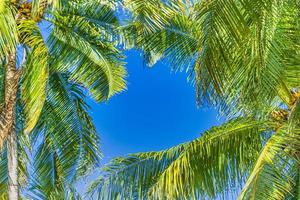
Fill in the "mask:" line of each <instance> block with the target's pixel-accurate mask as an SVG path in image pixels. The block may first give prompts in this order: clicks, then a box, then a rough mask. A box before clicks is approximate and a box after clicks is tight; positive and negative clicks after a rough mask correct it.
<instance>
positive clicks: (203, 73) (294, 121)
mask: <svg viewBox="0 0 300 200" xmlns="http://www.w3.org/2000/svg"><path fill="white" fill-rule="evenodd" d="M299 3H300V2H299V1H290V0H288V1H283V0H266V1H264V0H215V1H213V0H202V1H183V0H171V1H160V0H151V1H146V0H126V1H125V2H124V5H125V10H126V12H129V13H130V16H131V18H130V20H129V22H128V23H127V24H126V25H125V26H123V27H122V28H121V29H120V32H122V34H123V35H122V36H123V37H124V40H123V43H124V45H125V47H132V46H135V47H137V48H139V49H141V50H142V51H143V52H144V55H145V56H144V58H145V62H146V63H147V64H148V65H149V66H152V65H154V64H155V63H156V62H157V61H158V60H161V59H162V60H164V61H166V62H168V63H169V64H170V65H171V66H172V67H173V69H174V70H175V71H177V70H180V71H181V70H186V71H187V72H189V78H190V79H189V80H191V81H192V83H194V84H195V86H196V91H197V101H198V102H199V103H202V104H204V103H211V104H213V105H215V106H217V107H218V108H220V112H221V114H223V115H224V114H225V116H226V118H227V122H226V123H225V124H223V125H221V126H220V127H216V128H212V129H210V130H209V131H207V132H206V133H204V134H202V135H201V137H199V138H198V139H196V140H194V141H191V142H188V143H185V144H181V145H178V146H176V147H173V148H171V149H167V150H165V151H161V152H149V153H139V154H133V155H129V156H127V157H123V158H116V159H114V160H112V161H111V162H110V163H109V164H108V165H107V166H106V167H104V168H103V169H102V170H101V172H102V175H101V176H100V177H99V179H98V180H96V181H95V182H94V183H93V184H91V187H90V190H89V192H90V193H91V194H94V195H95V194H96V195H97V197H98V199H212V198H223V199H229V198H234V197H236V196H239V199H258V200H259V199H272V200H273V199H274V200H277V199H299V188H300V185H299V183H300V182H299V180H300V179H299V158H300V157H299V152H300V149H299V141H300V140H299V123H300V122H299V117H300V115H299V113H300V109H299V108H300V106H299V105H300V104H299V97H300V92H299V86H300V85H299V69H300V68H299V64H300V62H299V55H298V54H299V50H300V49H299V42H300V40H299V38H300V37H299V33H300V32H299V30H300V27H299V14H300V9H299V5H300V4H299ZM239 192H240V194H239V195H238V193H239Z"/></svg>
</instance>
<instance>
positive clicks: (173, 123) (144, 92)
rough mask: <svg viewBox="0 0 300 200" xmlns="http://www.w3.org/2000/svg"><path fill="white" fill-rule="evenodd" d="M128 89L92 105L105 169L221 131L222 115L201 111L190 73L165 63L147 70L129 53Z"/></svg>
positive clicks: (133, 53)
mask: <svg viewBox="0 0 300 200" xmlns="http://www.w3.org/2000/svg"><path fill="white" fill-rule="evenodd" d="M126 55H127V59H126V62H127V65H126V67H127V70H128V77H127V81H128V89H127V91H124V92H123V93H121V94H119V95H116V96H114V97H113V98H112V99H111V100H110V101H109V102H107V103H102V104H96V103H94V102H91V106H92V112H91V115H92V117H93V119H94V123H95V125H96V128H97V130H98V132H99V133H100V136H101V139H102V141H101V149H102V151H103V153H104V159H103V163H106V162H107V161H109V160H110V159H111V158H113V157H115V156H124V155H126V154H128V153H135V152H141V151H156V150H162V149H165V148H168V147H171V146H174V145H177V144H179V143H182V142H186V141H190V140H192V139H194V138H197V137H198V136H199V135H200V133H201V132H203V131H205V130H206V129H208V128H210V127H211V126H213V125H218V124H219V121H218V120H217V112H216V111H215V110H213V109H209V108H204V109H203V108H197V106H196V104H195V88H194V87H193V86H192V85H191V84H190V83H188V82H187V75H188V74H187V73H185V72H177V73H175V72H171V69H170V67H168V66H166V65H164V64H163V63H158V64H156V65H155V66H154V67H153V68H147V67H144V66H143V61H142V58H141V56H140V55H139V53H138V52H137V51H133V50H131V51H128V52H127V53H126Z"/></svg>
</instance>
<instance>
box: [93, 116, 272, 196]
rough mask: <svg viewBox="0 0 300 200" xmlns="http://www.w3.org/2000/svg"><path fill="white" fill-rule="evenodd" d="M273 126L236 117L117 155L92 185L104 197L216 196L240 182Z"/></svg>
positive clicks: (237, 185) (238, 184)
mask: <svg viewBox="0 0 300 200" xmlns="http://www.w3.org/2000/svg"><path fill="white" fill-rule="evenodd" d="M268 129H270V127H268V126H267V124H263V123H262V122H258V121H253V120H251V119H244V120H234V121H231V122H228V123H225V124H224V125H222V126H220V127H214V128H212V129H210V130H209V131H207V132H205V133H204V134H203V136H201V137H200V138H199V139H196V140H194V141H192V142H189V143H185V144H182V145H179V146H177V147H174V148H171V149H169V150H166V151H162V152H152V153H145V154H133V155H131V156H129V157H127V158H120V159H115V160H113V161H112V162H111V163H110V164H109V165H108V166H107V167H106V168H104V169H103V170H104V177H101V178H100V179H99V181H98V182H97V184H94V186H93V187H94V188H91V191H92V190H93V189H95V191H97V190H98V192H99V193H98V195H99V199H109V198H121V199H122V198H123V199H132V198H133V199H139V198H142V197H147V196H149V195H150V199H166V198H171V199H185V198H192V197H198V198H200V197H210V198H212V197H216V196H218V195H221V194H224V192H225V191H226V190H228V189H229V188H231V189H232V188H236V187H239V186H240V184H241V183H242V181H243V180H244V179H245V177H246V176H247V173H248V172H249V170H250V169H251V166H252V164H253V160H255V158H256V157H257V156H258V153H259V151H260V149H261V146H262V141H263V135H262V132H264V131H266V130H268ZM105 172H106V173H105ZM229 185H230V186H229Z"/></svg>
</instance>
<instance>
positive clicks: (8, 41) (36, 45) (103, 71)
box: [0, 0, 126, 199]
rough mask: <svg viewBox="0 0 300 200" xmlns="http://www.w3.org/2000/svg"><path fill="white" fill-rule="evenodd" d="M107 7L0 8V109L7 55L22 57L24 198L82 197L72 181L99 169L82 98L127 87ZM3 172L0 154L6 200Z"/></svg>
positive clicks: (52, 1) (45, 4) (40, 4)
mask: <svg viewBox="0 0 300 200" xmlns="http://www.w3.org/2000/svg"><path fill="white" fill-rule="evenodd" d="M111 5H112V4H105V3H100V1H97V0H94V1H88V2H85V1H81V0H72V1H66V0H48V1H47V0H32V1H6V0H5V1H1V2H0V61H1V64H0V72H1V73H0V80H1V81H0V105H1V107H0V110H1V109H2V106H3V101H2V100H3V97H4V95H5V94H4V92H5V87H6V85H5V82H4V80H5V70H6V63H7V56H8V54H9V53H10V52H12V51H17V56H18V57H21V56H22V57H23V59H22V60H18V61H19V62H17V66H16V70H17V71H18V73H20V75H21V79H20V83H19V90H18V100H17V101H18V105H17V109H16V118H17V122H16V125H17V133H18V144H19V163H20V166H19V172H20V184H21V185H20V186H21V187H22V188H24V189H29V191H30V192H29V193H28V192H25V193H24V195H25V196H28V197H29V198H31V199H80V195H78V193H77V192H76V190H75V188H74V185H73V184H74V182H76V181H77V180H78V179H79V178H80V177H82V176H85V175H87V174H88V173H89V172H90V171H91V170H92V169H94V168H95V167H96V166H98V165H99V160H100V158H101V156H102V155H101V151H100V149H99V142H100V139H99V135H98V133H97V132H96V129H95V127H94V125H93V122H92V119H91V117H90V116H89V114H88V110H89V106H88V105H87V103H86V100H87V98H89V96H88V95H87V93H88V92H89V93H90V94H91V97H93V99H95V100H96V101H98V102H100V101H106V100H108V99H109V98H110V97H112V96H113V95H115V94H117V93H119V92H121V91H123V90H124V89H125V88H126V81H125V77H126V70H125V68H124V62H123V58H124V56H123V54H122V52H121V51H120V50H119V49H118V48H117V42H116V41H115V40H116V38H118V37H119V36H118V32H117V31H116V29H117V28H118V26H119V23H118V20H117V18H116V16H115V10H114V9H113V7H112V6H111ZM44 25H46V26H49V29H48V30H47V31H49V32H50V35H49V36H48V35H47V34H44V33H45V30H44V28H43V27H44ZM21 52H23V53H21ZM3 74H4V75H3ZM27 157H29V158H30V159H29V158H28V159H27ZM29 161H32V163H29ZM6 166H7V159H6V158H5V149H3V151H2V152H1V160H0V171H1V173H0V180H1V185H0V195H4V196H5V195H6V190H7V167H6ZM29 173H30V176H28V174H29ZM21 180H22V181H21Z"/></svg>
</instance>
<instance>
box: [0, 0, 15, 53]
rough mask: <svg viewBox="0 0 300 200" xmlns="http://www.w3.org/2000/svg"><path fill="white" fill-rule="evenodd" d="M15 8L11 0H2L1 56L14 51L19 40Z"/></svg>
mask: <svg viewBox="0 0 300 200" xmlns="http://www.w3.org/2000/svg"><path fill="white" fill-rule="evenodd" d="M15 14H16V12H15V8H14V7H13V6H12V5H11V3H10V1H8V0H3V1H1V2H0V57H1V58H3V57H4V56H6V55H8V53H9V52H13V51H14V49H15V48H16V45H17V42H18V34H17V24H16V20H15Z"/></svg>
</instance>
